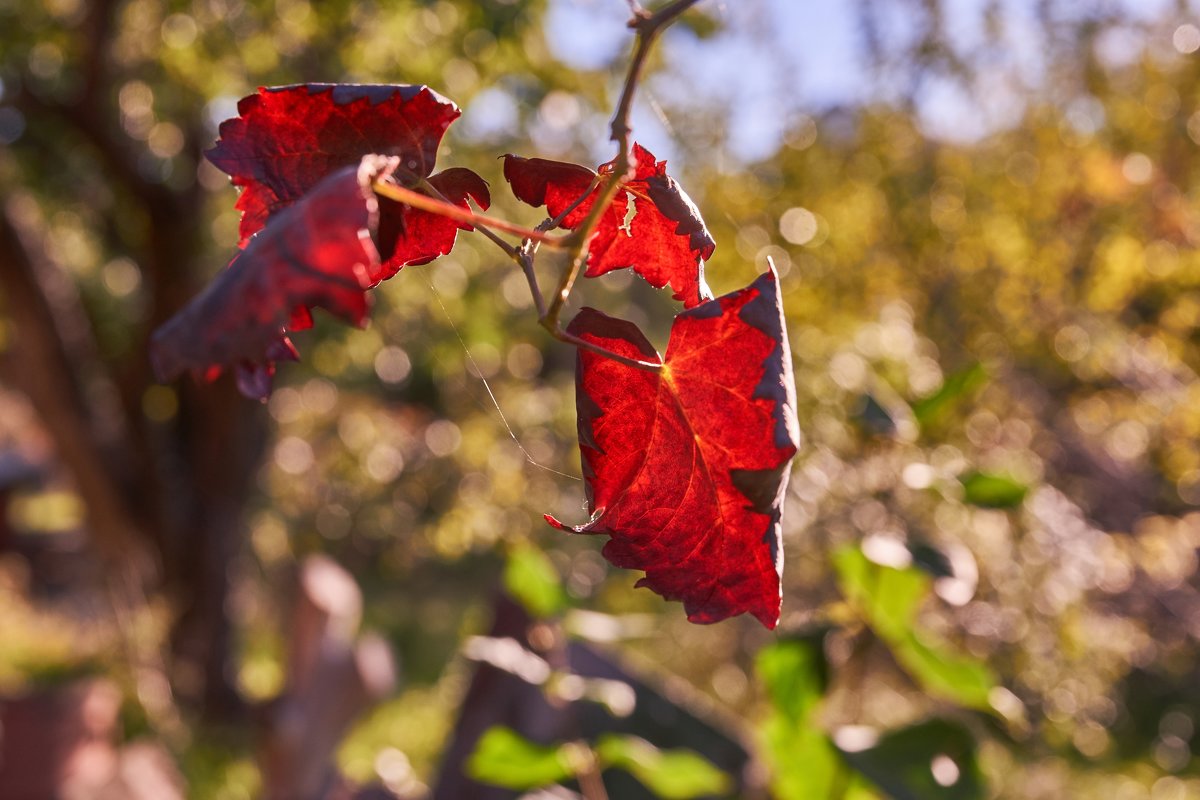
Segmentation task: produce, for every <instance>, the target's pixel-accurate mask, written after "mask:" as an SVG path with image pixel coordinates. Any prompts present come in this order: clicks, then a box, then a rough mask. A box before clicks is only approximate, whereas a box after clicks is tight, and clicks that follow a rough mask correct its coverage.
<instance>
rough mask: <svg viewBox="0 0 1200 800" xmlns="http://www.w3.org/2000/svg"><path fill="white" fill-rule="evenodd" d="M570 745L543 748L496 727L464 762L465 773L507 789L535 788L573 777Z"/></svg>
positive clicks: (490, 729) (519, 735) (482, 781)
mask: <svg viewBox="0 0 1200 800" xmlns="http://www.w3.org/2000/svg"><path fill="white" fill-rule="evenodd" d="M569 748H570V745H561V744H560V745H544V744H538V743H537V742H531V741H529V740H528V739H526V738H525V737H524V736H522V735H521V734H519V733H517V732H516V731H514V730H512V729H511V728H506V727H503V726H501V725H497V726H495V727H492V728H488V729H487V731H486V732H484V734H483V736H481V737H480V738H479V743H478V744H476V745H475V752H473V753H471V757H470V758H469V759H468V760H467V774H468V775H470V776H471V778H472V779H473V780H477V781H479V782H480V783H490V784H493V785H495V786H503V787H505V788H506V789H520V790H524V789H536V788H538V787H539V786H549V785H551V784H555V783H561V782H562V781H565V780H568V779H569V778H572V777H574V775H575V772H576V767H577V764H576V760H575V759H573V758H572V757H571V753H570V751H569Z"/></svg>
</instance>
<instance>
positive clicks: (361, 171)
mask: <svg viewBox="0 0 1200 800" xmlns="http://www.w3.org/2000/svg"><path fill="white" fill-rule="evenodd" d="M361 162H362V163H361V164H360V165H359V166H357V167H344V168H342V169H340V170H337V171H336V172H334V173H333V174H331V175H329V176H328V177H327V178H325V179H324V180H322V181H321V182H320V183H318V184H317V185H316V186H315V187H314V188H313V189H312V190H311V191H310V192H308V194H306V195H305V196H304V198H303V199H302V200H300V201H299V202H298V203H295V204H293V205H292V206H290V207H289V208H287V209H285V210H284V211H282V212H280V213H279V214H277V215H276V216H274V217H273V218H272V219H271V221H270V222H269V223H268V224H267V227H266V228H265V229H264V230H263V231H262V233H261V234H260V235H258V236H255V237H254V238H253V239H251V240H250V242H249V244H248V245H247V246H246V249H245V250H242V251H240V252H239V253H238V254H237V255H236V256H234V258H233V261H231V262H230V264H229V266H228V267H227V268H226V269H225V271H224V272H222V273H221V274H220V275H218V276H217V278H216V279H215V280H214V281H213V282H212V283H210V284H209V285H208V287H207V288H206V289H205V290H204V291H203V292H201V293H200V294H199V295H197V296H196V297H195V298H193V299H192V301H191V302H190V303H188V304H187V306H185V307H184V308H183V309H182V310H181V311H180V312H179V313H178V314H176V315H175V316H174V317H172V318H171V319H170V320H168V321H167V322H166V324H164V325H163V326H162V327H161V328H159V329H158V330H157V331H155V333H154V337H153V339H152V341H151V360H152V362H153V364H154V370H155V373H156V374H157V375H158V378H159V380H163V381H167V380H171V379H173V378H175V377H176V376H178V375H179V374H180V373H182V372H184V371H188V370H190V371H192V372H193V373H194V374H196V375H197V376H199V377H201V378H204V379H208V380H211V379H212V378H215V377H216V375H218V374H220V371H221V369H222V368H224V367H225V366H230V365H232V366H235V367H236V368H237V371H238V386H239V388H240V389H241V390H242V392H243V393H244V394H247V395H248V396H250V397H254V398H258V399H265V398H266V396H267V395H268V394H270V389H271V386H270V384H271V381H270V378H271V375H272V373H273V372H274V362H275V361H277V360H280V359H284V358H295V348H293V347H292V344H291V342H290V341H289V340H288V338H287V335H286V333H287V330H288V329H289V328H291V329H293V330H294V329H296V328H303V327H307V326H308V325H310V324H311V321H312V317H311V314H310V309H312V308H317V307H320V308H324V309H326V310H327V311H329V312H331V313H332V314H334V315H336V316H339V317H341V318H343V319H345V320H347V321H348V322H351V323H353V324H355V325H359V324H362V322H363V320H364V319H365V318H366V314H367V297H366V294H365V290H366V289H367V288H368V287H369V286H370V285H371V283H372V281H371V277H370V276H371V275H372V274H373V273H374V272H375V271H377V270H378V268H379V253H378V251H377V250H376V247H375V244H374V243H373V242H372V241H371V236H370V229H371V228H373V227H375V225H376V220H377V217H378V204H377V201H376V199H375V194H374V192H372V191H371V188H370V187H371V183H372V181H374V180H375V179H376V178H377V177H379V176H380V175H382V174H387V173H388V172H389V171H390V170H391V169H392V168H394V166H395V159H386V158H383V157H381V156H368V157H367V158H364V159H362V160H361Z"/></svg>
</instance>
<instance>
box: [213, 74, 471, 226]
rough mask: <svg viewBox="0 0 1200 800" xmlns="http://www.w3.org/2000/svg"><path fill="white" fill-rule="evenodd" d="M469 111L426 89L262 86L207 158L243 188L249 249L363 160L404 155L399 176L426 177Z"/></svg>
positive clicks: (242, 104)
mask: <svg viewBox="0 0 1200 800" xmlns="http://www.w3.org/2000/svg"><path fill="white" fill-rule="evenodd" d="M461 113H462V112H461V111H459V110H458V106H456V105H455V104H454V103H452V102H450V101H449V100H447V99H446V98H444V97H442V96H441V95H439V94H437V93H436V92H434V91H433V90H432V89H430V88H428V87H426V86H402V85H394V86H393V85H367V84H330V83H310V84H300V85H295V86H274V87H269V88H261V89H259V90H258V93H257V94H252V95H250V96H249V97H244V98H242V100H241V101H240V102H239V103H238V116H237V117H235V118H234V119H229V120H226V121H225V122H222V123H221V128H220V134H221V138H220V139H219V140H218V141H217V144H216V146H215V147H213V148H212V149H211V150H209V151H208V152H207V153H206V154H205V155H206V156H207V157H208V160H209V161H211V162H212V163H213V164H215V165H216V166H217V168H218V169H220V170H222V171H223V172H226V173H228V174H229V175H230V176H232V178H233V183H234V185H236V186H241V187H243V190H242V193H241V196H239V197H238V202H237V207H238V209H240V210H241V211H242V212H243V213H242V225H241V236H242V244H243V245H244V244H245V242H246V240H247V239H249V238H250V237H251V236H253V235H254V234H255V233H256V232H258V231H259V230H260V229H261V228H262V227H263V225H265V224H266V221H267V219H268V217H270V216H271V214H273V213H275V212H276V211H278V210H279V209H281V208H283V207H286V206H287V205H289V204H290V203H294V202H295V201H296V200H299V199H300V198H301V197H302V196H304V194H305V193H306V192H307V191H308V190H309V189H310V188H312V187H313V186H315V185H316V184H317V183H318V182H319V181H320V180H321V179H322V178H324V177H325V176H326V175H328V174H329V173H331V172H333V171H334V170H337V169H340V168H342V167H348V166H352V165H356V164H358V163H359V161H360V160H361V159H362V157H363V156H365V155H368V154H371V153H380V154H382V155H387V156H398V157H399V159H400V167H399V171H401V172H402V173H404V174H405V175H406V176H413V177H415V178H424V177H426V176H428V175H429V173H430V172H432V171H433V164H434V160H435V158H436V157H437V148H438V145H439V144H440V143H441V141H442V135H443V134H444V133H445V132H446V128H448V127H449V126H450V123H451V122H453V121H454V120H456V119H458V117H459V115H460V114H461Z"/></svg>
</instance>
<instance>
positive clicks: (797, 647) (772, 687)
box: [755, 631, 828, 722]
mask: <svg viewBox="0 0 1200 800" xmlns="http://www.w3.org/2000/svg"><path fill="white" fill-rule="evenodd" d="M823 638H824V631H822V632H820V633H818V634H815V635H813V636H810V637H806V638H803V639H780V640H779V641H777V642H775V643H774V644H772V645H769V646H767V647H764V648H763V649H762V650H760V651H759V652H758V658H757V660H756V663H755V668H756V670H757V672H758V678H759V680H760V681H762V683H763V686H765V687H766V690H767V694H768V695H769V696H770V698H771V705H772V707H773V708H774V709H775V710H776V711H777V712H779V713H780V714H781V715H782V716H783V717H784V718H785V719H787V720H789V721H792V722H804V721H805V720H807V719H808V717H809V715H810V714H811V713H812V710H813V708H814V707H815V706H816V704H817V703H818V702H820V700H821V696H822V695H824V694H825V687H826V685H827V683H828V676H827V675H826V669H825V656H824V653H823V652H822V644H821V642H822V639H823Z"/></svg>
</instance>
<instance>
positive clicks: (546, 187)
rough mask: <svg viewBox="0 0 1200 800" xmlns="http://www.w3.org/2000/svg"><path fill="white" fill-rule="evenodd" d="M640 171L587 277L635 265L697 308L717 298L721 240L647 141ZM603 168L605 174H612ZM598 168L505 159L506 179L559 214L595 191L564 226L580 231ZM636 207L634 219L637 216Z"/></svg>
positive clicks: (607, 217) (604, 226)
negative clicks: (709, 264) (709, 268)
mask: <svg viewBox="0 0 1200 800" xmlns="http://www.w3.org/2000/svg"><path fill="white" fill-rule="evenodd" d="M633 155H634V159H635V164H636V172H635V174H634V177H633V179H632V180H630V181H628V182H626V183H625V184H623V190H622V191H620V192H618V194H617V196H616V198H615V199H614V200H613V202H612V205H611V206H609V207H608V209H607V210H606V211H605V212H604V215H603V216H602V217H601V218H600V222H599V224H598V225H597V227H596V233H595V235H594V236H593V238H592V241H591V243H590V248H589V252H588V267H587V272H586V274H587V276H588V277H592V278H594V277H596V276H598V275H603V274H605V273H607V272H612V271H613V270H615V269H624V268H626V267H632V268H633V270H634V272H636V273H637V274H639V275H641V276H642V277H643V278H645V279H646V280H647V281H648V282H649V283H650V285H652V286H654V287H656V288H659V289H661V288H662V287H664V286H666V285H667V284H670V285H671V290H672V292H673V293H674V296H675V299H677V300H681V301H682V302H683V304H684V306H686V307H687V308H692V307H694V306H696V305H698V304H700V303H702V302H704V301H705V300H709V299H711V298H712V292H710V291H709V288H708V286H707V284H705V282H704V261H706V260H707V259H709V258H711V257H712V254H713V250H714V249H715V248H716V244H715V243H714V242H713V239H712V237H711V236H710V235H709V233H708V229H707V228H706V227H705V226H704V220H703V219H701V217H700V212H699V211H698V210H697V209H696V206H695V204H693V203H692V200H691V198H690V197H688V196H687V193H686V192H684V191H683V189H682V188H680V186H679V184H677V183H676V182H675V181H674V179H673V178H671V177H670V176H668V175H667V162H665V161H656V160H655V159H654V156H653V155H651V153H650V151H648V150H646V149H645V148H644V147H642V146H641V145H637V144H635V145H634V146H633ZM611 169H612V167H611V165H604V166H601V168H600V171H601V173H606V172H609V171H611ZM595 177H596V173H594V172H592V171H591V170H590V169H588V168H586V167H582V166H579V165H578V164H567V163H564V162H561V161H547V160H545V159H542V158H521V157H520V156H514V155H507V156H505V157H504V178H505V180H507V181H508V182H509V184H510V185H511V186H512V190H513V194H515V195H516V196H517V198H518V199H520V200H522V201H523V202H526V203H529V204H530V205H532V206H543V205H544V206H546V211H547V212H548V213H549V214H550V216H551V218H557V217H558V216H559V215H561V214H562V213H563V212H564V211H566V210H567V209H568V208H570V207H571V205H572V204H573V203H575V201H577V200H578V199H579V198H581V197H583V196H584V195H585V194H587V198H586V199H584V200H583V202H581V203H579V205H578V206H577V207H575V208H574V209H573V210H572V211H571V212H570V213H569V214H567V216H566V217H565V218H564V219H563V220H562V223H561V224H560V226H559V227H563V228H567V229H570V230H574V229H575V228H577V227H579V225H580V224H581V223H582V222H583V220H584V218H586V217H587V215H588V212H589V211H590V210H591V208H592V205H593V204H594V203H595V200H596V195H597V194H598V191H599V189H598V187H597V188H596V189H593V190H592V192H591V193H588V187H589V186H592V183H593V180H594V179H595ZM631 204H632V206H633V208H632V213H633V216H632V219H629V222H628V224H626V220H627V218H629V215H630V212H631V209H630V205H631Z"/></svg>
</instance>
